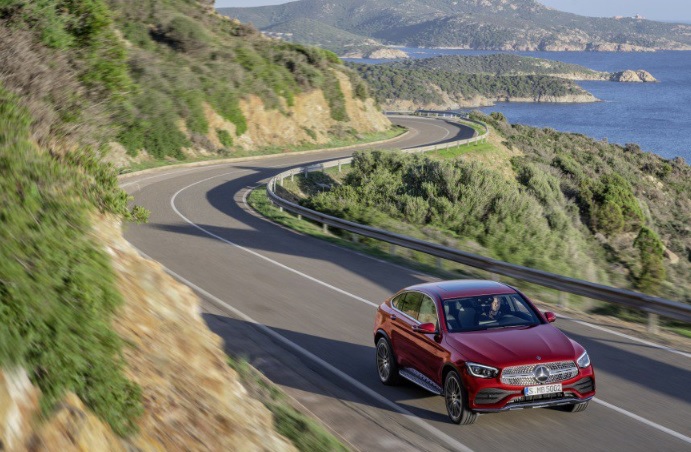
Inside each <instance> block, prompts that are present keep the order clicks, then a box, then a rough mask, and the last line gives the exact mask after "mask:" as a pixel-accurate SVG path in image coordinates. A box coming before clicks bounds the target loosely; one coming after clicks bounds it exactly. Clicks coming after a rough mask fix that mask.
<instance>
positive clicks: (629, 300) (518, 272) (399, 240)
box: [267, 119, 691, 333]
mask: <svg viewBox="0 0 691 452" xmlns="http://www.w3.org/2000/svg"><path fill="white" fill-rule="evenodd" d="M464 120H467V119H464ZM483 125H484V124H483ZM485 127H486V126H485ZM486 136H487V132H486V133H485V134H483V135H480V136H478V137H474V138H471V139H468V140H460V141H458V142H454V143H460V144H466V143H471V142H473V140H474V141H479V140H480V139H484V138H485V137H486ZM445 144H446V143H445ZM452 145H454V144H452ZM456 145H457V144H456ZM436 149H440V148H439V146H426V147H422V148H412V149H407V150H405V151H406V152H425V151H430V150H436ZM351 161H352V157H348V158H345V159H339V160H332V161H329V162H324V163H319V164H315V165H309V166H305V167H300V168H293V169H290V170H288V171H284V172H282V173H280V174H278V175H276V176H274V177H273V178H272V179H271V180H270V181H269V182H268V184H267V192H268V196H269V199H270V200H271V201H272V202H273V203H274V204H276V205H278V206H279V207H281V208H284V209H286V210H288V211H290V212H293V213H295V214H297V215H299V216H302V217H305V218H309V219H311V220H314V221H316V222H319V223H322V224H323V225H325V226H324V227H325V228H326V227H327V225H328V226H331V227H334V228H338V229H342V230H345V231H349V232H351V233H355V234H359V235H362V236H365V237H369V238H373V239H377V240H381V241H384V242H388V243H391V244H393V245H398V246H401V247H403V248H408V249H411V250H415V251H420V252H423V253H426V254H429V255H431V256H435V257H437V258H440V259H446V260H449V261H453V262H458V263H460V264H464V265H469V266H471V267H475V268H479V269H481V270H485V271H488V272H490V273H493V274H498V275H502V276H508V277H511V278H515V279H518V280H521V281H526V282H530V283H533V284H537V285H540V286H543V287H547V288H550V289H555V290H558V291H560V292H568V293H572V294H575V295H581V296H584V297H587V298H592V299H596V300H601V301H606V302H609V303H615V304H619V305H622V306H626V307H629V308H635V309H639V310H641V311H644V312H647V313H648V331H649V332H651V333H655V332H657V330H658V321H659V319H658V316H663V317H669V318H673V319H677V320H681V321H684V322H691V305H689V304H685V303H680V302H677V301H672V300H667V299H664V298H659V297H654V296H651V295H646V294H642V293H639V292H635V291H631V290H626V289H618V288H615V287H610V286H605V285H602V284H596V283H592V282H589V281H583V280H579V279H574V278H569V277H566V276H562V275H557V274H554V273H549V272H546V271H542V270H536V269H533V268H528V267H522V266H520V265H514V264H510V263H508V262H502V261H498V260H494V259H490V258H488V257H484V256H480V255H476V254H472V253H467V252H465V251H460V250H457V249H454V248H450V247H446V246H443V245H440V244H437V243H431V242H425V241H423V240H419V239H416V238H412V237H408V236H404V235H400V234H396V233H393V232H389V231H386V230H383V229H378V228H374V227H371V226H366V225H361V224H358V223H354V222H352V221H348V220H344V219H342V218H337V217H333V216H330V215H326V214H323V213H320V212H317V211H314V210H311V209H308V208H306V207H303V206H301V205H299V204H296V203H293V202H290V201H287V200H285V199H283V198H281V197H280V196H278V195H277V194H276V184H281V185H282V184H283V181H284V179H285V178H287V177H290V178H291V179H292V178H293V177H294V176H295V175H296V174H308V173H310V172H315V171H324V170H325V169H326V168H331V167H336V166H338V167H339V170H340V167H341V166H342V165H344V164H348V163H350V162H351Z"/></svg>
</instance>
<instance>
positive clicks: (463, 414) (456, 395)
mask: <svg viewBox="0 0 691 452" xmlns="http://www.w3.org/2000/svg"><path fill="white" fill-rule="evenodd" d="M466 398H467V397H466V395H465V390H464V389H463V383H462V382H461V377H460V376H459V375H458V372H456V371H455V370H452V371H450V372H449V373H448V374H446V378H445V379H444V401H445V402H446V412H447V413H449V418H450V419H451V422H453V423H455V424H463V425H469V424H472V423H473V422H475V420H476V419H477V413H473V412H472V411H470V410H469V409H468V403H467V400H466Z"/></svg>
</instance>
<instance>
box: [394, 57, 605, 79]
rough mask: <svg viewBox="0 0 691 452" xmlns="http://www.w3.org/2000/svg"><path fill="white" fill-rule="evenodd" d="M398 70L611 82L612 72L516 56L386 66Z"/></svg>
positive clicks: (441, 59)
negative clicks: (540, 76)
mask: <svg viewBox="0 0 691 452" xmlns="http://www.w3.org/2000/svg"><path fill="white" fill-rule="evenodd" d="M386 66H389V67H392V68H396V69H399V68H400V69H408V70H420V69H425V70H430V71H445V72H457V73H462V74H483V75H495V76H508V75H514V76H520V75H549V76H553V77H559V78H565V79H570V80H610V79H611V78H612V75H613V74H611V73H608V72H599V71H594V70H592V69H589V68H587V67H584V66H579V65H577V64H569V63H562V62H561V61H553V60H546V59H543V58H532V57H524V56H519V55H513V54H501V53H500V54H492V55H474V56H463V55H443V56H436V57H433V58H419V59H410V60H405V61H396V62H392V63H387V64H386Z"/></svg>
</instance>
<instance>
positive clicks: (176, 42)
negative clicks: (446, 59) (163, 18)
mask: <svg viewBox="0 0 691 452" xmlns="http://www.w3.org/2000/svg"><path fill="white" fill-rule="evenodd" d="M155 37H156V38H158V39H160V40H161V41H162V42H164V43H165V44H167V45H169V46H170V47H171V48H173V49H174V50H177V51H178V52H199V51H201V50H204V49H206V47H207V45H208V42H209V39H210V38H209V36H208V34H207V33H206V31H205V30H204V29H203V28H202V27H201V26H200V25H199V24H198V23H197V22H196V21H194V20H192V19H190V18H188V17H185V16H176V17H174V18H173V19H172V20H171V21H170V22H168V24H167V25H165V26H163V27H161V28H160V31H159V33H158V34H157V35H156V36H155Z"/></svg>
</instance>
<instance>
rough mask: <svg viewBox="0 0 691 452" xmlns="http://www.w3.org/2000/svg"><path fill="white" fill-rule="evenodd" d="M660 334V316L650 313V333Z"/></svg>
mask: <svg viewBox="0 0 691 452" xmlns="http://www.w3.org/2000/svg"><path fill="white" fill-rule="evenodd" d="M659 332H660V316H659V315H657V314H654V313H652V312H649V313H648V333H649V334H658V333H659Z"/></svg>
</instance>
